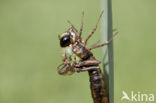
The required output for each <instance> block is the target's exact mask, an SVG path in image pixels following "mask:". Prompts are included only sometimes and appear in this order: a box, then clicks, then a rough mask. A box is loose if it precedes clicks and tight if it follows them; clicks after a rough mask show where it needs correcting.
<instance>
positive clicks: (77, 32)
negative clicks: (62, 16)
mask: <svg viewBox="0 0 156 103" xmlns="http://www.w3.org/2000/svg"><path fill="white" fill-rule="evenodd" d="M67 22H68V23H69V24H70V25H71V27H72V28H73V29H74V31H75V32H76V33H78V30H77V29H76V28H75V26H74V25H73V24H72V23H71V22H70V21H69V20H67Z"/></svg>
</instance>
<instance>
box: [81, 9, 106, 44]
mask: <svg viewBox="0 0 156 103" xmlns="http://www.w3.org/2000/svg"><path fill="white" fill-rule="evenodd" d="M103 12H104V11H102V12H101V14H100V16H99V18H98V21H97V23H96V25H95V27H94V28H93V29H92V31H91V32H90V34H89V35H88V37H87V38H86V40H85V42H84V46H86V44H87V41H88V40H89V38H90V37H91V36H92V35H93V34H94V32H95V31H96V29H97V27H98V24H99V22H100V19H101V17H102V14H103Z"/></svg>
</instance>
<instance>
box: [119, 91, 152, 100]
mask: <svg viewBox="0 0 156 103" xmlns="http://www.w3.org/2000/svg"><path fill="white" fill-rule="evenodd" d="M124 100H127V101H134V102H136V101H138V102H154V94H152V93H150V94H147V93H141V92H134V91H131V92H130V93H129V94H128V93H127V92H125V91H122V97H121V101H124Z"/></svg>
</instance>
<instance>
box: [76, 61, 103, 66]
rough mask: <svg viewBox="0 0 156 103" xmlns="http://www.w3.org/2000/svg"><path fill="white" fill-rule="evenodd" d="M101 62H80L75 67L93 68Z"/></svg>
mask: <svg viewBox="0 0 156 103" xmlns="http://www.w3.org/2000/svg"><path fill="white" fill-rule="evenodd" d="M100 63H101V62H100V61H98V60H85V61H79V62H78V63H77V64H75V67H85V66H92V65H98V64H100Z"/></svg>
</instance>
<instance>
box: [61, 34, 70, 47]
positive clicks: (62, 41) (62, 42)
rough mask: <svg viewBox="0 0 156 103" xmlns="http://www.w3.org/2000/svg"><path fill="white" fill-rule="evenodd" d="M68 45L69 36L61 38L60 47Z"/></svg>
mask: <svg viewBox="0 0 156 103" xmlns="http://www.w3.org/2000/svg"><path fill="white" fill-rule="evenodd" d="M69 45H70V36H69V35H66V36H63V37H62V38H61V39H60V46H61V47H66V46H69Z"/></svg>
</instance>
